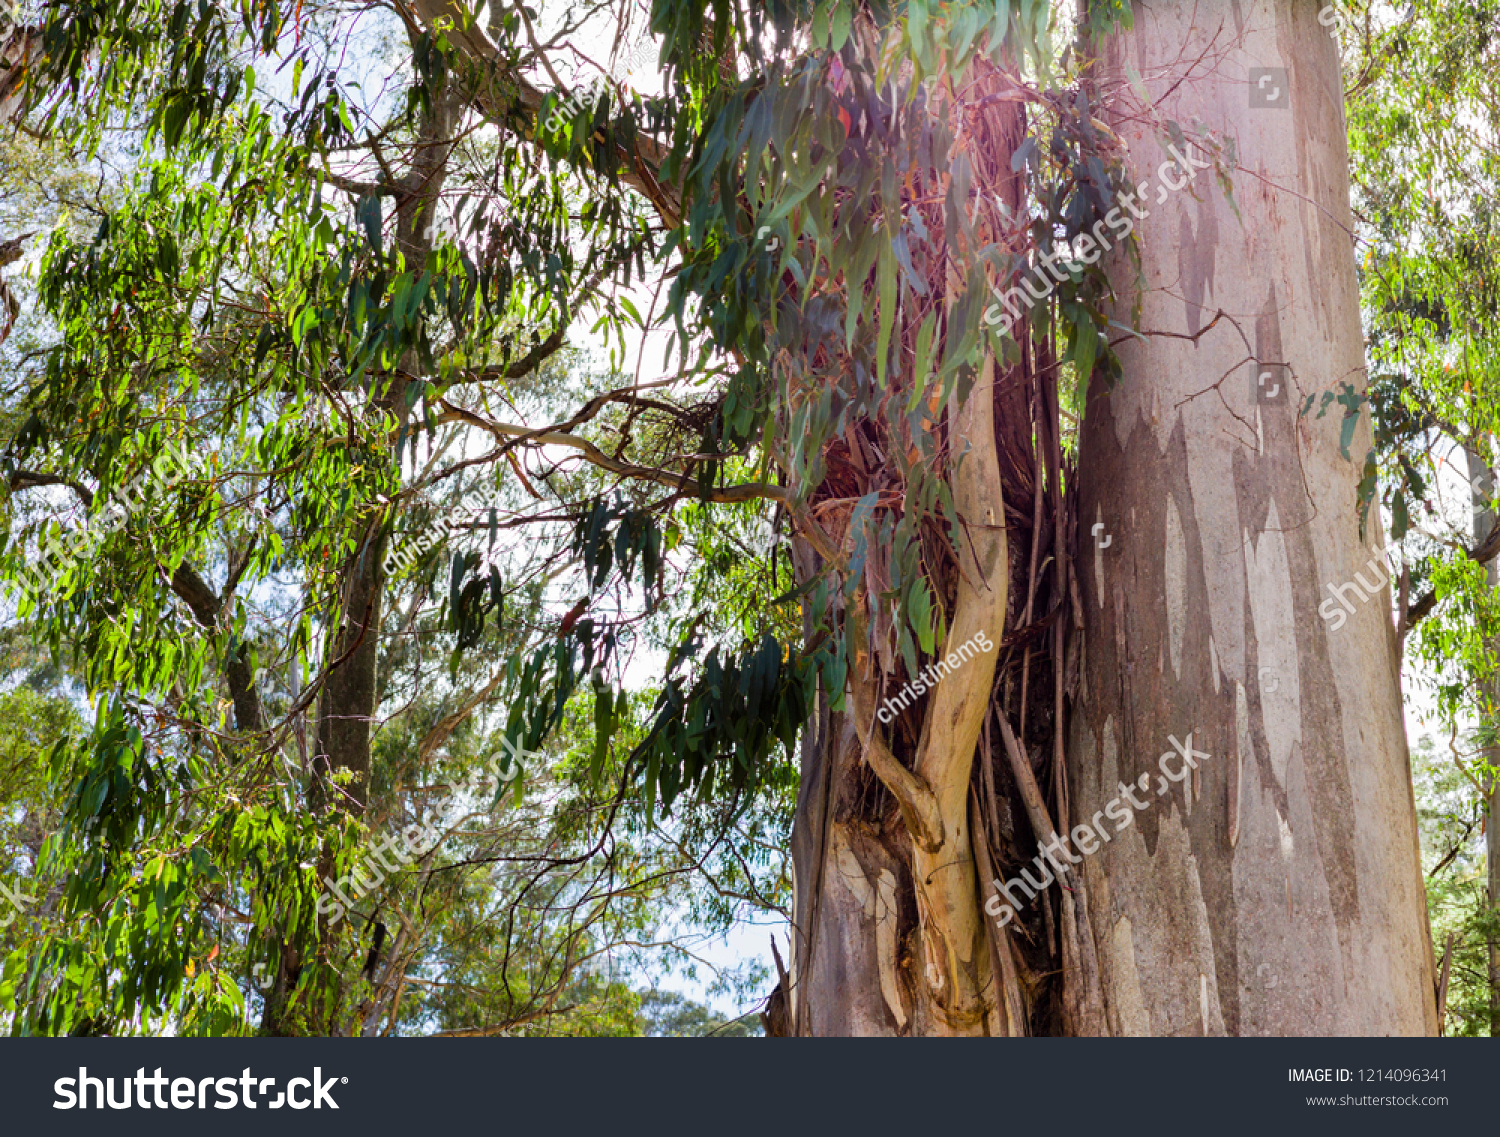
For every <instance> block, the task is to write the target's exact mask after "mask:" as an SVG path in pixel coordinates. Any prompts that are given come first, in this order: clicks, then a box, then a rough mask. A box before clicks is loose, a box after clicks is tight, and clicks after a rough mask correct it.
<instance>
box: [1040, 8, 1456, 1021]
mask: <svg viewBox="0 0 1500 1137" xmlns="http://www.w3.org/2000/svg"><path fill="white" fill-rule="evenodd" d="M1317 11H1318V4H1316V3H1314V2H1312V0H1262V2H1257V3H1238V4H1217V3H1215V4H1203V3H1201V2H1194V0H1180V2H1178V0H1157V2H1152V3H1149V4H1137V5H1136V9H1135V28H1134V30H1133V31H1132V32H1130V33H1127V34H1119V35H1115V36H1112V37H1111V38H1109V39H1108V40H1107V41H1106V42H1105V43H1104V44H1103V45H1102V55H1101V63H1102V71H1101V84H1102V89H1103V90H1105V91H1107V92H1109V93H1111V94H1112V95H1114V96H1115V98H1114V99H1113V100H1112V101H1111V102H1110V104H1109V107H1108V111H1107V113H1106V115H1105V117H1106V118H1107V119H1108V120H1109V121H1110V123H1111V124H1112V125H1113V126H1114V128H1115V130H1116V131H1117V133H1118V134H1119V135H1120V136H1121V138H1122V139H1123V140H1124V141H1125V143H1126V144H1127V146H1128V147H1129V151H1130V163H1131V168H1132V172H1133V175H1134V180H1135V181H1136V182H1137V183H1139V182H1142V181H1146V182H1148V183H1149V188H1148V191H1147V193H1146V195H1145V196H1144V199H1143V201H1144V205H1142V206H1141V207H1140V208H1141V209H1142V212H1145V213H1147V214H1148V215H1147V216H1145V217H1144V218H1143V219H1141V220H1139V221H1138V222H1136V233H1137V235H1138V237H1139V239H1140V253H1141V270H1142V273H1143V284H1144V288H1145V292H1144V296H1143V298H1142V307H1141V323H1140V326H1141V328H1142V329H1143V330H1144V332H1145V335H1144V338H1143V339H1139V340H1127V341H1126V342H1124V343H1122V344H1121V345H1120V347H1119V353H1120V357H1121V360H1122V362H1123V365H1124V378H1123V380H1122V381H1121V382H1119V383H1118V384H1117V385H1116V386H1114V387H1113V389H1109V388H1108V387H1107V385H1106V384H1104V383H1102V382H1100V377H1099V376H1098V375H1096V376H1095V381H1094V383H1093V385H1092V388H1091V399H1090V404H1089V407H1088V413H1087V416H1086V418H1085V420H1084V428H1083V435H1082V442H1081V450H1080V460H1079V464H1080V470H1081V501H1080V509H1079V516H1080V521H1079V529H1080V532H1081V534H1083V536H1082V538H1081V543H1082V548H1080V551H1079V557H1080V566H1079V576H1080V583H1081V585H1082V587H1083V606H1084V609H1085V620H1086V628H1085V632H1084V637H1083V640H1084V642H1083V652H1082V663H1081V673H1080V685H1079V688H1078V691H1077V697H1076V703H1075V705H1074V706H1073V707H1072V713H1071V718H1070V735H1069V747H1068V762H1067V773H1068V784H1069V795H1070V799H1071V818H1072V820H1073V821H1074V822H1075V823H1076V822H1077V821H1080V820H1087V819H1088V818H1090V817H1091V816H1092V815H1093V814H1094V812H1095V811H1096V810H1099V809H1101V808H1102V807H1103V805H1104V803H1105V802H1106V801H1107V800H1108V799H1110V798H1111V797H1112V796H1113V795H1114V794H1115V793H1116V792H1117V786H1118V784H1119V783H1121V782H1126V783H1128V782H1130V781H1132V780H1133V779H1135V778H1137V777H1138V776H1140V775H1141V774H1142V773H1143V772H1149V773H1151V775H1152V787H1151V790H1150V794H1149V796H1150V798H1151V804H1150V805H1149V806H1148V807H1147V808H1146V809H1145V810H1144V811H1142V812H1141V813H1139V814H1137V815H1136V818H1137V823H1136V824H1135V825H1133V826H1131V827H1130V828H1127V829H1125V830H1124V831H1123V832H1120V833H1118V834H1116V835H1115V836H1114V839H1113V840H1111V841H1110V843H1109V844H1107V845H1105V846H1104V847H1103V849H1102V850H1101V851H1100V852H1099V853H1098V855H1096V856H1093V857H1090V858H1088V859H1087V861H1086V864H1085V867H1084V882H1085V884H1086V891H1085V893H1084V896H1085V898H1086V899H1085V901H1084V904H1085V907H1086V909H1087V912H1088V914H1089V917H1090V923H1091V925H1092V929H1093V940H1094V942H1093V947H1094V949H1095V950H1096V952H1097V956H1098V960H1099V965H1100V980H1101V983H1102V1005H1101V1006H1100V1007H1099V1008H1098V1011H1099V1013H1098V1015H1097V1017H1095V1018H1094V1019H1093V1021H1091V1022H1085V1023H1080V1024H1077V1025H1078V1027H1079V1029H1082V1030H1086V1031H1089V1032H1097V1033H1107V1034H1119V1035H1126V1034H1130V1035H1134V1034H1150V1035H1199V1034H1204V1035H1208V1034H1239V1035H1302V1034H1344V1035H1348V1034H1354V1035H1384V1034H1403V1035H1419V1034H1432V1033H1434V1032H1435V1030H1436V1025H1437V1024H1436V1013H1435V1006H1434V1000H1433V997H1432V992H1433V960H1432V946H1431V941H1430V938H1429V934H1428V924H1427V909H1426V899H1425V894H1424V891H1423V887H1422V879H1421V869H1420V863H1419V857H1418V848H1417V833H1416V821H1415V809H1414V804H1413V797H1412V786H1411V777H1410V768H1409V758H1408V753H1407V744H1406V737H1405V733H1404V728H1403V723H1402V714H1401V698H1400V691H1399V680H1398V657H1397V643H1396V638H1395V634H1394V631H1393V627H1392V619H1391V604H1390V590H1389V588H1388V587H1387V586H1386V585H1385V584H1384V583H1381V577H1382V576H1383V575H1384V573H1383V571H1382V568H1381V563H1380V558H1379V556H1378V555H1377V553H1376V551H1377V550H1378V549H1379V548H1380V546H1381V544H1382V536H1381V532H1380V527H1379V517H1378V510H1374V511H1372V514H1371V516H1370V518H1369V521H1368V529H1367V532H1366V533H1365V534H1364V535H1363V536H1361V532H1360V518H1359V509H1358V505H1357V491H1356V486H1357V484H1358V482H1359V480H1360V476H1361V470H1362V466H1363V463H1364V456H1365V454H1366V452H1367V451H1368V449H1369V446H1370V432H1369V429H1368V420H1362V421H1361V423H1360V425H1359V427H1358V429H1357V430H1356V431H1355V435H1354V440H1353V442H1352V444H1351V446H1350V457H1349V458H1345V457H1343V456H1342V455H1341V454H1340V450H1339V428H1340V419H1341V418H1342V415H1343V410H1342V407H1340V406H1339V405H1338V404H1335V405H1334V407H1333V410H1332V411H1331V412H1330V413H1329V414H1328V416H1327V417H1326V418H1323V419H1321V420H1320V419H1318V418H1317V417H1316V407H1315V408H1314V411H1313V412H1312V413H1309V414H1307V415H1302V416H1300V417H1299V410H1300V409H1301V405H1302V403H1303V401H1304V400H1305V399H1306V398H1307V396H1309V395H1319V396H1320V400H1321V392H1324V391H1330V390H1332V391H1335V392H1336V391H1337V390H1338V389H1339V387H1340V385H1341V384H1345V383H1347V384H1349V385H1350V386H1352V387H1353V388H1354V389H1355V390H1357V391H1362V390H1363V389H1364V385H1365V372H1364V369H1363V363H1364V359H1363V354H1364V353H1363V344H1362V339H1361V333H1360V322H1359V307H1358V296H1357V293H1356V286H1355V272H1354V267H1355V266H1354V256H1353V250H1352V243H1351V219H1350V210H1349V180H1348V153H1347V147H1346V141H1345V126H1344V115H1343V102H1342V100H1343V93H1342V86H1341V81H1340V73H1339V61H1338V57H1337V54H1336V48H1335V45H1334V42H1333V41H1332V39H1330V37H1329V36H1328V34H1327V32H1326V30H1325V29H1324V28H1322V27H1320V26H1319V25H1318V23H1317V19H1316V17H1317ZM1256 68H1274V69H1277V70H1275V71H1272V72H1270V73H1269V74H1270V77H1269V79H1268V80H1267V81H1265V82H1261V81H1260V75H1261V74H1263V73H1264V72H1260V71H1255V70H1253V69H1256ZM1132 72H1133V74H1134V75H1136V76H1139V77H1140V79H1141V80H1142V81H1143V83H1144V86H1145V88H1146V89H1147V91H1149V94H1150V98H1151V100H1152V104H1151V105H1150V106H1149V107H1146V106H1142V105H1141V104H1140V103H1139V102H1138V101H1137V99H1136V98H1135V96H1134V95H1132V93H1131V91H1130V88H1129V86H1128V85H1127V83H1126V78H1127V76H1128V75H1129V74H1131V73H1132ZM1168 121H1172V122H1176V123H1177V124H1180V126H1181V128H1182V130H1183V132H1184V133H1185V134H1187V135H1188V136H1189V137H1191V136H1192V134H1193V130H1194V128H1195V127H1196V125H1197V124H1198V123H1202V124H1204V125H1205V126H1207V127H1208V128H1209V130H1211V131H1213V132H1215V133H1217V134H1219V135H1221V136H1222V137H1223V138H1224V139H1225V140H1226V141H1232V142H1233V144H1234V146H1235V148H1236V150H1237V154H1238V166H1239V168H1238V169H1237V170H1236V171H1235V172H1234V173H1233V175H1232V179H1233V195H1234V201H1235V203H1236V204H1237V205H1238V211H1239V215H1238V216H1236V213H1235V211H1234V209H1233V208H1232V207H1231V205H1230V203H1229V201H1228V200H1226V198H1225V195H1224V193H1223V192H1222V190H1221V189H1220V188H1219V187H1218V185H1216V184H1215V180H1214V175H1213V172H1212V171H1205V172H1201V173H1199V174H1198V175H1197V177H1196V180H1195V181H1194V183H1193V185H1192V186H1191V187H1190V188H1189V189H1184V190H1182V191H1179V192H1175V193H1174V192H1170V191H1168V192H1167V193H1166V196H1165V198H1164V199H1161V200H1159V189H1158V187H1160V186H1162V179H1161V178H1160V177H1159V176H1158V169H1159V167H1160V165H1161V163H1162V162H1163V161H1166V160H1168V159H1169V157H1170V155H1169V154H1168V152H1167V150H1166V149H1165V148H1164V145H1163V142H1164V140H1165V138H1166V137H1167V135H1166V132H1165V131H1164V130H1163V129H1162V126H1163V124H1165V123H1166V122H1168ZM1179 177H1180V175H1179V174H1172V175H1170V176H1169V180H1170V181H1176V180H1177V179H1178V178H1179ZM1113 263H1114V264H1115V266H1116V267H1117V268H1118V269H1119V273H1118V279H1119V280H1120V282H1121V291H1122V298H1121V315H1122V316H1125V315H1126V314H1127V312H1126V306H1127V304H1128V301H1129V299H1130V298H1131V297H1130V289H1129V287H1128V285H1129V281H1130V276H1131V272H1130V268H1129V266H1128V263H1127V262H1125V261H1124V260H1123V259H1119V258H1117V259H1116V260H1115V261H1114V262H1113ZM1262 376H1265V377H1264V378H1262ZM1351 459H1352V460H1351ZM1100 522H1102V524H1103V527H1104V528H1103V530H1101V531H1100V534H1099V536H1098V538H1092V537H1091V536H1089V531H1090V527H1091V526H1092V525H1094V524H1095V523H1100ZM1105 533H1108V534H1109V535H1110V538H1111V539H1110V541H1109V543H1108V546H1107V547H1103V548H1100V547H1098V545H1099V544H1101V543H1102V542H1103V537H1104V534H1105ZM1372 556H1374V557H1375V559H1374V561H1373V562H1372V560H1371V558H1372ZM1357 574H1363V578H1364V579H1365V581H1366V582H1368V583H1370V584H1373V585H1375V591H1374V594H1373V595H1371V596H1369V598H1368V599H1367V600H1363V601H1361V600H1359V599H1357V596H1356V594H1355V593H1354V592H1353V591H1350V590H1346V591H1345V592H1344V595H1345V596H1347V597H1348V598H1349V601H1350V603H1349V607H1352V609H1353V610H1352V611H1346V610H1345V608H1344V607H1342V606H1339V607H1338V611H1339V612H1340V613H1342V614H1344V615H1345V617H1346V618H1345V619H1344V620H1334V619H1332V618H1331V617H1330V615H1328V614H1327V613H1331V612H1332V611H1333V610H1334V609H1333V608H1332V607H1327V606H1325V607H1324V613H1325V614H1323V615H1320V605H1322V604H1323V603H1324V602H1325V601H1327V600H1329V599H1330V598H1331V595H1332V594H1331V589H1333V588H1336V587H1339V586H1342V585H1345V584H1346V583H1349V582H1352V581H1354V580H1355V579H1356V575H1357ZM1189 733H1191V734H1192V735H1193V745H1194V746H1195V747H1196V748H1197V749H1198V750H1200V751H1204V752H1207V753H1208V754H1209V755H1210V757H1209V758H1208V759H1206V760H1203V761H1202V762H1201V763H1200V768H1199V770H1198V771H1197V773H1195V774H1194V775H1193V776H1192V778H1191V779H1189V780H1188V781H1187V782H1185V783H1180V784H1178V785H1176V786H1171V787H1169V788H1168V792H1167V793H1166V794H1165V795H1163V796H1158V795H1157V793H1156V788H1157V786H1156V777H1155V771H1156V766H1157V759H1158V756H1159V755H1160V754H1161V753H1162V752H1164V751H1166V750H1169V749H1170V748H1171V744H1170V742H1169V736H1173V735H1175V736H1176V737H1178V738H1179V739H1184V738H1185V737H1186V735H1187V734H1189Z"/></svg>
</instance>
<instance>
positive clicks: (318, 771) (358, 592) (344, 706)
mask: <svg viewBox="0 0 1500 1137" xmlns="http://www.w3.org/2000/svg"><path fill="white" fill-rule="evenodd" d="M459 106H460V102H459V99H458V97H457V94H456V91H455V89H453V88H451V87H450V88H446V89H444V90H442V91H441V92H439V93H438V94H437V95H435V96H434V97H433V100H432V104H431V105H430V106H429V107H426V108H424V109H423V111H422V114H421V121H420V124H419V128H418V131H417V137H416V139H415V141H414V144H413V146H412V150H411V161H410V163H409V168H408V171H407V173H406V175H405V176H404V177H403V178H402V180H401V183H400V187H399V189H400V192H399V194H397V195H396V196H395V199H394V200H395V204H396V213H395V218H394V221H395V225H394V229H395V240H396V248H397V249H398V250H400V252H401V253H402V254H403V256H404V257H405V261H406V269H407V271H409V272H415V273H420V272H421V271H422V269H423V266H424V265H425V264H426V261H427V257H428V255H429V254H430V253H431V251H432V246H433V237H434V234H435V232H436V228H435V227H436V224H437V218H436V210H437V206H438V202H439V198H440V195H441V193H442V188H443V183H444V179H445V177H446V174H447V163H448V155H449V152H450V150H451V149H452V139H453V137H454V133H455V125H456V122H457V114H458V110H459ZM420 366H421V365H420V362H419V361H418V358H417V354H416V352H414V351H407V352H406V353H404V354H403V356H402V358H401V365H400V367H399V369H398V371H397V373H396V374H395V375H393V376H390V377H388V378H386V379H384V380H380V379H376V380H373V381H372V387H371V389H370V390H368V391H349V392H346V398H347V399H348V401H349V403H350V405H351V406H352V407H353V408H355V412H356V413H359V412H360V411H361V410H363V409H364V408H365V407H367V406H368V407H371V408H378V409H380V410H385V411H390V412H392V413H394V414H395V415H396V417H397V419H398V421H399V422H401V423H403V424H404V423H405V422H406V421H407V418H408V409H407V405H406V399H405V392H406V384H407V383H409V382H412V381H413V380H411V379H409V378H407V376H413V375H418V374H420ZM381 384H383V385H381ZM360 516H362V517H363V518H365V519H366V520H365V528H364V529H363V531H361V532H359V533H356V534H355V539H356V546H355V548H354V551H353V552H352V553H351V554H350V556H349V558H348V560H347V562H346V563H345V565H344V571H343V580H344V588H343V594H342V595H341V596H340V597H339V598H338V602H337V603H338V607H337V610H336V612H335V617H336V618H338V619H339V620H340V623H339V626H338V628H337V630H336V631H335V632H334V633H333V635H332V636H331V637H330V647H329V651H330V653H331V654H330V656H329V671H328V676H327V678H326V679H325V680H324V685H323V691H322V695H321V697H320V699H319V703H318V720H317V746H316V749H315V751H314V753H313V756H312V763H311V766H312V771H311V772H312V782H311V785H310V786H309V790H308V801H309V804H310V805H311V806H312V808H313V809H317V810H322V809H341V810H343V811H345V812H347V813H351V814H354V815H356V816H357V815H360V814H363V813H364V811H365V808H366V806H367V804H368V799H369V787H370V774H371V770H370V756H371V749H370V738H371V724H372V723H373V722H374V719H375V712H376V706H377V690H378V688H377V683H376V664H377V661H378V659H379V652H380V626H381V606H382V600H383V594H384V590H385V571H384V568H383V565H382V562H383V559H384V548H385V538H384V531H385V527H384V524H383V521H384V518H383V517H382V516H381V515H380V507H379V506H378V505H377V504H376V503H375V502H373V501H371V502H366V503H365V509H364V510H363V512H362V514H361V515H360ZM345 774H347V775H348V779H347V781H345V780H344V779H343V775H345ZM341 782H342V783H343V784H340V783H341ZM332 872H333V861H332V854H331V852H329V853H325V855H324V858H323V859H322V861H320V864H319V877H320V878H325V877H328V876H330V875H331V874H332ZM324 962H325V964H326V963H327V961H326V960H325V961H324ZM301 970H302V960H301V959H300V958H299V957H298V955H297V952H296V949H295V948H294V947H293V946H292V945H291V944H285V945H284V946H283V949H282V958H281V964H280V967H279V969H278V974H277V977H276V981H275V982H274V983H273V985H272V987H271V989H270V991H268V992H267V995H266V1005H265V1011H264V1014H263V1016H262V1020H261V1029H262V1030H263V1031H264V1032H265V1033H267V1034H272V1035H279V1034H288V1033H301V1032H302V1031H303V1029H304V1028H305V1029H307V1030H308V1031H310V1032H311V1033H314V1034H342V1033H350V1032H353V1033H362V1031H363V1028H364V1026H365V1025H366V1024H364V1023H360V1022H354V1023H352V1024H351V1023H347V1022H345V1021H343V1018H344V1016H343V1014H342V1012H341V1011H339V1010H335V1011H334V1012H333V1016H332V1017H331V1018H327V1019H325V1018H324V1017H323V1012H322V1010H321V1009H316V1010H315V1009H312V1008H313V1005H314V1004H316V1005H317V1007H318V1008H321V1007H322V1003H321V1001H320V1000H319V999H317V998H314V999H312V1000H309V1001H308V1006H309V1009H308V1011H307V1014H308V1015H309V1016H310V1018H309V1020H308V1021H307V1022H306V1023H305V1024H298V1023H294V1022H293V1021H292V1007H291V1003H292V1001H293V998H294V995H293V992H294V991H295V989H296V987H297V983H298V979H299V976H300V973H301Z"/></svg>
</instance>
